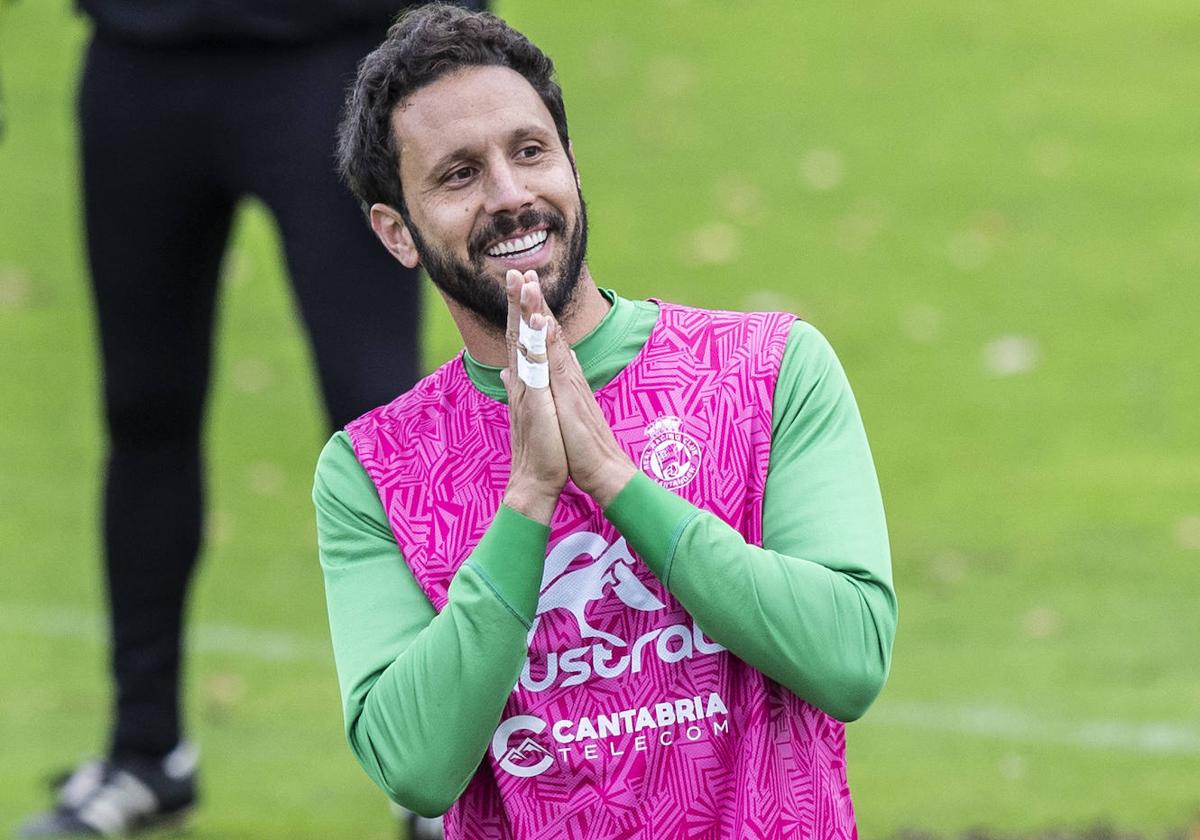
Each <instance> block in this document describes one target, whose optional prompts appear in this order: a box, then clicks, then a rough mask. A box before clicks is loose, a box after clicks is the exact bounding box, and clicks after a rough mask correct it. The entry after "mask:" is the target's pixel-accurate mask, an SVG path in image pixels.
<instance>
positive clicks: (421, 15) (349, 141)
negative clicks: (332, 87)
mask: <svg viewBox="0 0 1200 840" xmlns="http://www.w3.org/2000/svg"><path fill="white" fill-rule="evenodd" d="M489 66H491V67H507V68H509V69H511V70H514V71H516V72H517V73H520V74H521V75H522V76H524V77H525V78H526V79H527V80H528V81H529V84H530V85H532V86H533V89H534V90H535V91H537V94H538V96H539V97H541V100H542V102H543V103H545V105H546V108H547V110H549V111H550V116H551V117H553V118H554V125H555V128H556V129H557V131H558V137H559V139H560V140H561V141H562V144H563V148H564V149H565V148H567V141H568V138H567V111H566V108H565V107H564V106H563V100H562V90H561V89H560V88H559V86H558V83H557V82H556V81H555V80H554V63H553V62H552V61H551V60H550V58H549V57H548V56H547V55H546V54H545V53H543V52H542V51H541V50H540V49H538V48H537V47H536V46H534V45H533V43H531V42H530V40H529V39H528V38H526V37H525V36H524V35H522V34H521V33H520V32H517V31H516V30H515V29H513V28H512V27H511V26H509V25H508V24H507V23H505V22H504V21H502V20H500V19H499V18H498V17H495V16H494V15H491V14H488V13H487V12H475V13H472V12H467V11H464V10H463V9H460V8H457V7H455V6H448V5H445V4H443V3H431V4H429V5H427V6H419V7H417V8H415V9H412V10H411V11H409V12H407V13H405V14H404V15H403V16H402V17H400V18H399V19H398V20H397V21H396V23H395V24H393V25H392V27H391V28H390V29H389V30H388V34H387V38H386V39H385V40H384V42H383V43H382V44H380V45H379V46H378V47H377V48H376V49H375V50H374V51H373V52H372V53H371V54H370V55H368V56H367V57H366V58H364V59H363V60H362V63H361V64H359V66H358V79H357V80H356V81H355V83H354V87H353V88H352V89H351V90H350V92H349V94H348V95H347V97H346V104H345V109H344V111H343V113H342V121H341V124H340V125H339V126H338V134H337V166H338V174H339V175H341V177H342V180H343V181H345V183H346V185H347V186H348V187H349V188H350V190H351V191H352V192H353V193H354V195H355V196H357V197H358V200H359V201H360V202H362V206H363V210H364V212H365V211H368V210H369V209H370V207H371V205H372V204H375V203H376V202H381V203H383V204H387V205H389V206H391V207H394V208H396V209H397V210H398V211H399V212H400V213H401V214H402V215H403V216H404V217H405V218H406V219H407V217H408V208H407V206H406V205H405V203H404V189H403V187H402V185H401V183H400V153H399V150H398V149H397V148H396V141H395V138H394V137H393V135H392V124H391V117H392V111H393V110H394V109H395V107H396V106H397V105H398V104H400V103H401V102H403V101H404V100H405V99H407V98H408V97H409V96H411V95H412V94H413V93H414V92H416V91H417V90H420V89H421V88H423V87H425V86H426V85H428V84H431V83H433V82H435V81H437V80H438V79H440V78H442V77H443V76H446V75H448V74H450V73H453V72H455V71H456V70H460V69H462V68H464V67H489Z"/></svg>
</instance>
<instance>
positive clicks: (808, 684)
mask: <svg viewBox="0 0 1200 840" xmlns="http://www.w3.org/2000/svg"><path fill="white" fill-rule="evenodd" d="M605 514H606V516H607V517H608V518H609V520H610V521H611V522H612V523H613V524H614V525H615V526H616V527H617V528H618V530H620V531H621V533H622V534H623V535H624V536H625V538H626V539H627V540H628V541H629V544H630V545H631V546H632V547H633V548H634V550H635V551H637V552H638V554H639V556H641V558H642V559H643V560H644V561H645V562H646V564H647V565H648V566H649V567H650V568H651V570H652V571H653V572H654V573H655V574H656V575H657V576H658V577H659V578H660V579H661V580H662V581H663V583H664V585H666V586H667V588H668V589H669V590H670V591H671V592H672V593H673V594H674V595H675V597H677V598H678V599H679V600H680V602H681V603H682V604H683V605H684V607H685V608H686V609H687V610H688V612H690V613H691V614H692V615H693V616H694V617H695V619H696V621H697V623H698V624H699V625H700V627H702V628H703V629H704V632H705V633H706V634H707V635H708V636H709V637H711V638H712V639H714V640H715V641H717V642H720V643H721V644H723V645H725V647H727V648H729V650H730V651H731V652H733V653H734V654H736V655H737V656H738V657H740V658H741V659H743V660H744V661H746V662H747V663H749V664H750V665H753V666H754V667H755V668H757V669H758V670H760V671H762V672H763V673H764V674H766V675H767V676H769V677H771V678H772V679H774V680H776V681H777V682H779V683H780V684H782V685H784V686H786V687H787V688H789V689H790V690H791V691H793V692H794V693H795V694H796V695H797V696H799V697H801V698H803V699H804V700H806V701H807V702H809V703H812V704H813V705H814V706H817V707H818V708H820V709H822V710H823V711H825V712H827V713H828V714H830V715H832V716H833V717H835V718H838V719H839V720H846V721H849V720H854V719H855V718H858V717H860V716H862V714H863V713H864V712H865V711H866V710H867V707H868V706H870V704H871V703H872V702H873V701H874V699H875V697H876V696H878V694H879V692H880V690H881V689H882V688H883V683H884V680H885V679H886V678H887V673H888V668H889V665H890V661H891V650H892V640H893V638H894V636H895V631H896V614H897V606H896V595H895V591H894V589H893V587H892V573H891V556H890V552H889V549H888V539H887V527H886V524H885V522H884V515H883V503H882V500H881V499H880V494H879V482H878V479H877V478H876V475H875V467H874V464H873V462H872V460H871V453H870V449H869V448H868V446H867V438H866V433H865V432H864V430H863V425H862V420H861V418H860V416H859V413H858V407H857V405H856V404H855V402H854V396H853V394H852V393H851V391H850V386H849V383H848V382H847V381H846V376H845V373H844V372H843V371H842V368H841V365H840V364H839V363H838V360H837V357H836V356H835V355H834V352H833V349H832V348H831V347H830V346H829V343H828V342H827V341H826V340H825V338H824V337H823V336H822V335H821V334H820V333H819V332H817V330H816V329H815V328H813V327H812V326H810V325H808V324H805V323H803V322H797V323H796V325H795V326H794V327H793V328H792V331H791V333H790V334H789V337H788V345H787V349H786V351H785V354H784V358H783V363H782V367H781V369H780V373H779V381H778V383H777V385H776V390H775V397H774V405H773V427H772V438H771V457H770V466H769V469H768V472H767V482H766V491H765V496H764V499H763V547H762V548H759V547H757V546H753V545H748V544H747V543H746V541H745V540H744V539H743V538H742V536H741V535H740V534H739V533H738V532H737V531H735V530H734V529H732V528H730V527H729V526H728V525H726V524H725V523H724V522H723V521H721V520H720V519H718V518H717V517H716V516H714V515H713V514H711V513H708V512H704V511H700V510H698V509H697V508H695V507H694V506H692V505H691V504H690V503H688V502H686V501H685V500H683V499H681V498H679V497H678V496H676V495H675V494H674V493H671V492H670V491H669V490H666V489H665V488H663V487H660V486H659V485H657V484H655V483H654V482H653V481H651V480H650V479H649V478H648V477H646V476H645V475H643V474H638V475H637V476H635V477H634V478H633V480H631V481H630V482H629V484H628V485H627V486H626V487H625V488H624V489H623V490H622V491H621V493H620V494H619V495H618V496H617V498H616V499H614V500H613V502H612V504H611V505H610V506H609V507H608V509H607V510H606V511H605Z"/></svg>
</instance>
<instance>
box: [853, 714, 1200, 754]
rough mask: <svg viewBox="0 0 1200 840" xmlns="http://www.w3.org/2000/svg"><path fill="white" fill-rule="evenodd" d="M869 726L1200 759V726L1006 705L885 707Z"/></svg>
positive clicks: (873, 716) (868, 719)
mask: <svg viewBox="0 0 1200 840" xmlns="http://www.w3.org/2000/svg"><path fill="white" fill-rule="evenodd" d="M866 720H867V721H870V722H871V723H875V724H882V725H884V726H891V727H902V728H905V729H918V730H923V731H927V732H943V733H947V732H948V733H956V734H960V735H976V736H980V737H984V738H995V739H998V740H1001V741H1012V742H1019V743H1037V744H1064V745H1068V746H1074V747H1084V748H1086V749H1099V750H1123V751H1126V752H1136V753H1148V754H1152V755H1172V754H1173V755H1200V727H1196V726H1192V725H1189V724H1187V723H1181V722H1178V721H1150V722H1139V721H1131V720H1075V721H1071V720H1047V719H1045V718H1038V717H1035V716H1034V715H1031V714H1028V713H1026V712H1022V711H1019V710H1016V709H1012V708H1008V707H1004V706H983V705H980V706H970V705H963V706H956V705H950V704H940V703H914V702H905V701H892V702H881V703H880V704H879V706H878V707H876V708H874V709H872V710H871V711H870V712H869V713H868V715H867V718H866Z"/></svg>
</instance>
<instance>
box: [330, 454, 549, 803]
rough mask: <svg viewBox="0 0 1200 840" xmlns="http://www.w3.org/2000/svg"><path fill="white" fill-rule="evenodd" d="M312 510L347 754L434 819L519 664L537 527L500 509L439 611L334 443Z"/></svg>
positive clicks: (467, 771) (357, 469)
mask: <svg viewBox="0 0 1200 840" xmlns="http://www.w3.org/2000/svg"><path fill="white" fill-rule="evenodd" d="M313 501H314V503H315V505H316V509H317V535H318V545H319V548H320V555H321V568H322V571H323V572H324V576H325V594H326V601H327V606H328V610H329V626H330V632H331V635H332V638H333V651H334V659H335V661H336V663H337V672H338V682H339V685H340V687H341V694H342V704H343V710H344V713H345V722H346V734H347V737H348V739H349V741H350V747H351V749H352V750H353V751H354V754H355V756H357V758H358V760H359V762H360V763H361V764H362V766H363V768H364V769H365V770H366V771H367V775H369V776H370V777H371V778H372V779H373V780H374V781H375V783H376V784H378V785H379V786H380V787H381V788H383V790H384V791H385V792H386V793H387V794H388V795H389V796H390V797H391V798H392V799H394V800H395V801H396V802H399V803H400V804H402V805H404V806H406V807H408V808H410V809H412V810H414V811H416V812H417V813H419V814H424V815H427V816H434V815H437V814H440V813H443V812H444V811H446V810H447V809H448V808H449V807H450V806H451V805H452V804H453V803H454V801H455V799H457V798H458V796H459V794H461V793H462V791H463V789H464V788H465V787H466V785H467V783H468V782H469V781H470V779H471V777H472V776H473V775H474V773H475V771H476V769H477V768H478V766H479V762H480V760H481V759H482V758H483V755H484V751H485V750H486V749H487V745H488V743H489V741H490V739H491V736H492V732H493V731H494V730H495V728H496V724H497V722H498V721H499V719H500V715H501V712H502V710H503V708H504V703H505V701H506V700H507V699H508V695H509V693H510V692H511V691H512V688H513V686H514V685H515V684H516V681H517V677H518V676H519V675H520V672H521V668H522V666H523V665H524V662H525V656H526V634H527V632H528V630H529V627H530V623H531V622H532V620H533V616H534V615H535V612H536V609H537V598H538V587H539V585H540V584H541V579H542V566H543V561H544V558H545V555H546V541H547V539H548V537H549V529H548V528H546V527H545V526H544V525H541V524H540V523H537V522H534V521H533V520H530V519H527V518H526V517H524V516H522V515H521V514H519V513H517V512H515V511H513V510H510V509H509V508H506V507H501V508H500V509H499V511H498V512H497V514H496V517H495V519H494V520H493V522H492V524H491V525H490V526H489V528H488V530H487V532H486V533H485V534H484V537H483V539H482V540H481V541H480V543H479V545H478V546H477V547H476V548H475V550H474V551H473V552H472V553H471V556H470V557H469V558H468V559H467V561H466V562H465V563H464V564H463V565H462V567H461V568H460V569H459V571H458V572H457V574H455V576H454V579H453V581H452V582H451V584H450V590H449V602H448V603H447V605H446V607H445V609H443V610H442V611H441V612H440V613H438V612H437V611H435V610H434V608H433V605H432V604H430V602H429V600H428V598H427V597H426V596H425V593H424V592H423V591H422V590H421V588H420V587H419V586H418V585H417V581H416V579H415V578H414V577H413V575H412V572H411V571H410V570H409V568H408V566H407V565H406V564H405V562H404V558H403V556H401V554H400V551H399V549H398V547H397V546H396V541H395V538H394V537H393V536H392V533H391V530H390V529H389V527H388V524H387V517H386V516H385V515H384V511H383V506H382V504H381V503H380V501H379V496H378V495H377V493H376V491H375V487H374V485H373V484H372V482H371V479H370V478H369V477H368V476H367V474H366V472H365V471H364V470H363V468H362V466H361V465H360V464H359V463H358V460H357V458H356V457H355V455H354V451H353V449H352V447H351V444H350V441H349V438H348V437H347V436H346V434H345V433H344V432H339V433H337V434H336V435H334V436H333V438H332V439H331V440H330V441H329V443H328V444H326V446H325V449H324V451H323V452H322V453H321V457H320V460H319V462H318V464H317V472H316V479H315V482H314V486H313Z"/></svg>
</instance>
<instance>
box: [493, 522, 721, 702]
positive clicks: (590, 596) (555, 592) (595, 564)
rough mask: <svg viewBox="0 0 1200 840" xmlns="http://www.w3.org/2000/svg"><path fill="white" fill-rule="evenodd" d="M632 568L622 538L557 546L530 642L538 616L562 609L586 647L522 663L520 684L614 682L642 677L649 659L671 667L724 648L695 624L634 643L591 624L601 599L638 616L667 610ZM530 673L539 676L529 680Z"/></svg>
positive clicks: (586, 535) (587, 538) (533, 687)
mask: <svg viewBox="0 0 1200 840" xmlns="http://www.w3.org/2000/svg"><path fill="white" fill-rule="evenodd" d="M580 557H587V558H592V559H591V560H590V561H589V562H588V563H587V564H586V565H583V566H578V567H577V568H573V569H571V570H570V571H568V568H570V567H571V566H572V565H578V564H576V563H575V561H576V560H577V559H578V558H580ZM637 563H638V561H637V558H635V557H634V556H633V554H632V553H631V552H630V551H629V547H628V546H627V545H626V544H625V539H624V538H623V537H622V538H620V539H618V540H617V541H616V542H614V543H613V544H612V545H609V544H608V543H607V542H606V541H605V539H604V537H602V536H600V535H599V534H594V533H592V532H590V531H577V532H576V533H574V534H571V535H569V536H567V537H565V538H563V539H562V540H561V541H560V542H559V543H558V544H557V545H556V546H555V547H554V549H553V550H552V551H551V552H550V554H549V556H548V557H547V558H546V565H545V572H544V574H543V576H542V586H541V594H540V595H539V597H538V606H537V615H536V616H535V617H534V619H533V624H532V626H531V627H530V628H529V642H530V644H532V643H533V637H534V634H535V633H536V632H537V629H538V625H539V624H540V623H541V620H542V616H543V615H545V614H546V613H549V612H550V611H551V610H566V611H567V612H568V613H569V614H570V615H571V617H572V618H573V619H574V621H575V624H576V625H577V626H578V628H579V638H580V641H582V642H584V644H582V645H580V646H578V647H572V648H568V649H566V650H561V651H548V652H547V653H546V654H545V659H544V661H541V662H534V661H533V659H532V657H530V658H527V659H526V660H525V667H524V668H522V669H521V678H520V680H518V682H517V687H519V688H524V689H526V690H527V691H534V692H539V691H546V690H548V689H550V688H553V687H555V686H557V687H560V688H569V687H571V686H573V685H580V684H582V683H585V682H587V681H588V680H589V679H592V678H593V677H596V678H599V679H611V678H613V677H618V676H620V675H622V674H624V673H627V672H632V673H635V674H636V673H639V672H640V671H641V670H642V666H643V664H644V662H645V660H646V657H647V656H657V657H658V658H659V659H661V660H662V661H663V662H667V663H673V662H679V661H681V660H684V659H691V658H692V657H693V656H697V655H700V654H713V653H718V652H720V651H723V650H725V648H724V647H722V646H721V645H719V644H717V643H716V642H713V641H711V640H709V639H707V638H705V636H704V634H703V633H702V632H701V631H700V628H699V627H697V626H696V624H695V622H694V621H693V622H692V623H691V624H690V625H688V624H671V625H669V626H667V627H657V628H654V629H653V630H650V631H648V632H646V633H643V634H642V635H640V636H638V637H637V638H636V639H633V640H632V642H630V641H628V640H626V639H622V638H621V637H619V636H617V635H615V634H613V633H608V632H605V631H604V630H600V629H598V628H595V627H592V626H591V624H589V623H588V619H587V616H586V614H585V612H586V610H587V607H588V605H589V604H591V603H593V602H596V601H599V600H601V599H603V598H609V597H615V598H617V599H618V600H620V601H621V603H622V604H624V606H625V607H626V608H628V609H630V610H639V611H641V612H657V611H659V610H663V609H666V604H664V603H663V602H662V601H660V600H659V599H658V597H657V596H655V594H654V593H653V592H651V591H650V590H649V589H647V588H646V586H645V584H643V583H642V582H641V581H640V580H639V579H638V577H637V574H636V573H635V571H634V568H635V566H636V565H637ZM535 670H536V672H537V673H539V674H540V676H537V677H535V676H533V674H534V672H535ZM514 690H516V689H515V688H514Z"/></svg>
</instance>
